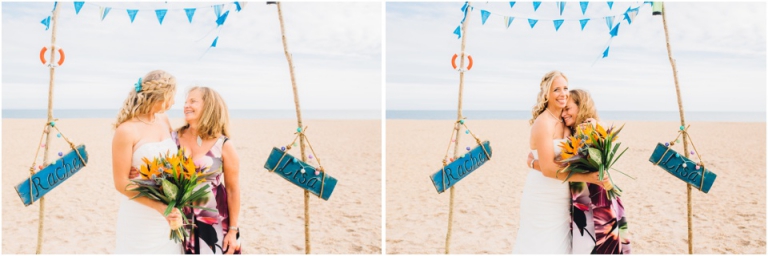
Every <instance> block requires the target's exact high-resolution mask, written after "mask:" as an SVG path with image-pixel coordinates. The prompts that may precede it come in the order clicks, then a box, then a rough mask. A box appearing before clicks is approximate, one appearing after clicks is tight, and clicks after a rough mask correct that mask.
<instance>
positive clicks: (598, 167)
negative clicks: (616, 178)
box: [559, 124, 629, 199]
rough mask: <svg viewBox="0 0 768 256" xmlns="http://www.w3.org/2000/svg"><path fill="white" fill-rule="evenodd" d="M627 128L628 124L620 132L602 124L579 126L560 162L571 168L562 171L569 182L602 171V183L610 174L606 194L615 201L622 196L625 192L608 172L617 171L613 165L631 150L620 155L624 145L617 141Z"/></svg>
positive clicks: (563, 143)
mask: <svg viewBox="0 0 768 256" xmlns="http://www.w3.org/2000/svg"><path fill="white" fill-rule="evenodd" d="M623 128H624V125H622V126H621V127H619V128H618V129H615V128H614V127H613V126H611V127H610V128H608V130H605V129H604V128H603V127H602V126H601V125H600V124H597V125H595V126H592V125H589V124H587V125H579V126H578V128H577V129H576V132H575V134H574V135H572V136H571V137H568V138H567V139H566V141H563V142H562V143H561V144H560V147H561V148H562V151H561V153H560V158H561V160H560V162H561V163H565V164H567V166H566V167H565V169H563V170H561V171H559V172H561V173H565V172H567V173H568V177H567V178H566V179H565V180H566V181H568V179H570V178H571V175H573V174H574V173H592V172H598V173H599V178H600V180H603V178H604V177H605V175H608V178H609V181H608V182H605V183H603V187H604V188H605V191H607V192H608V193H607V195H608V198H609V199H613V198H615V197H618V196H621V192H622V190H621V189H620V188H619V187H618V186H616V185H614V184H613V179H612V178H611V174H610V173H609V172H608V170H610V169H613V168H611V167H612V166H613V164H615V163H616V161H618V160H619V158H621V156H622V155H623V154H624V152H626V151H627V149H629V148H625V149H624V151H622V152H621V153H620V154H618V155H616V153H617V152H618V150H619V146H621V142H619V143H616V139H617V138H618V135H619V132H621V129H623ZM613 170H616V169H613ZM616 171H618V172H621V171H619V170H616ZM622 174H623V173H622ZM625 175H626V174H625Z"/></svg>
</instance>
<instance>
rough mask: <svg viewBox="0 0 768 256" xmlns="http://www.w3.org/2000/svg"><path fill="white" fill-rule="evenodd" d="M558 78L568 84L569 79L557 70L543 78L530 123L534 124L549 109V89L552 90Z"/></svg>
mask: <svg viewBox="0 0 768 256" xmlns="http://www.w3.org/2000/svg"><path fill="white" fill-rule="evenodd" d="M558 76H559V77H562V78H563V79H565V82H568V78H567V77H565V74H563V73H561V72H560V71H557V70H554V71H550V72H549V73H547V74H545V75H544V77H542V78H541V84H539V87H540V89H541V90H540V91H539V96H538V97H537V98H536V105H534V106H533V111H532V114H533V118H531V120H529V121H528V123H530V124H533V121H536V118H537V117H539V115H541V113H543V112H544V110H545V109H547V102H549V99H547V96H548V95H549V89H551V88H552V82H553V81H555V78H556V77H558Z"/></svg>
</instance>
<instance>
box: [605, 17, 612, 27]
mask: <svg viewBox="0 0 768 256" xmlns="http://www.w3.org/2000/svg"><path fill="white" fill-rule="evenodd" d="M605 24H608V29H612V28H613V16H608V17H605Z"/></svg>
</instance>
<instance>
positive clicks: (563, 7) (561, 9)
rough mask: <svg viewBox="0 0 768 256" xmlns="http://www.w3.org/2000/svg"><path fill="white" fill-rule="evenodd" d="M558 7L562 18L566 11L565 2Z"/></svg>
mask: <svg viewBox="0 0 768 256" xmlns="http://www.w3.org/2000/svg"><path fill="white" fill-rule="evenodd" d="M557 5H558V6H560V16H563V10H565V2H557Z"/></svg>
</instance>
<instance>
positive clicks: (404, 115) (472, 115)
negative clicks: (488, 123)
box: [386, 110, 766, 123]
mask: <svg viewBox="0 0 768 256" xmlns="http://www.w3.org/2000/svg"><path fill="white" fill-rule="evenodd" d="M462 114H463V115H464V117H465V118H467V119H470V120H528V119H530V118H531V111H530V110H464V111H462ZM598 115H599V116H600V119H602V120H621V121H680V113H679V112H678V111H600V112H598ZM386 119H388V120H394V119H407V120H454V119H456V110H387V113H386ZM685 120H686V121H697V122H698V121H703V122H750V123H751V122H757V123H764V122H765V120H766V112H715V111H686V112H685Z"/></svg>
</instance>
